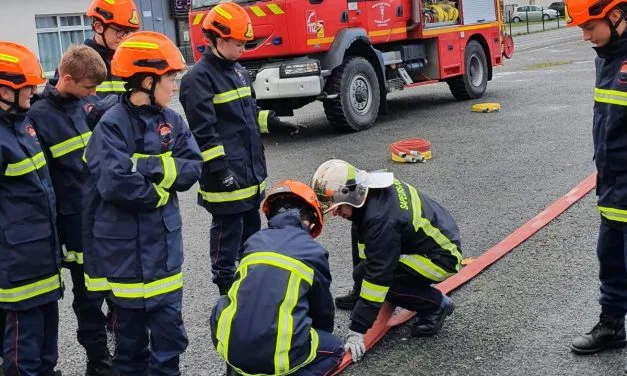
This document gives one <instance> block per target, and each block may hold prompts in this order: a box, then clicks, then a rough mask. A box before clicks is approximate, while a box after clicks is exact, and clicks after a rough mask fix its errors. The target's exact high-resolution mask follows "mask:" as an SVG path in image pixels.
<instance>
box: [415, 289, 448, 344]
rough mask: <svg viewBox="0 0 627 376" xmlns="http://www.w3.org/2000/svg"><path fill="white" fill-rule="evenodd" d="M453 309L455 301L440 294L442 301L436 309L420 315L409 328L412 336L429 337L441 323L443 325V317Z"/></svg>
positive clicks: (437, 329) (436, 330)
mask: <svg viewBox="0 0 627 376" xmlns="http://www.w3.org/2000/svg"><path fill="white" fill-rule="evenodd" d="M454 310H455V303H453V300H452V299H451V298H449V297H448V296H446V295H443V296H442V303H440V307H439V308H438V309H437V311H435V312H433V313H431V314H428V315H424V316H421V317H420V318H419V319H418V321H416V323H415V324H414V326H412V328H411V335H412V336H413V337H430V336H432V335H434V334H436V333H437V332H438V331H440V329H442V325H444V319H446V317H447V316H449V315H450V314H451V313H453V311H454Z"/></svg>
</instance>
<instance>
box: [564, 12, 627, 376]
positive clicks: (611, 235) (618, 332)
mask: <svg viewBox="0 0 627 376" xmlns="http://www.w3.org/2000/svg"><path fill="white" fill-rule="evenodd" d="M626 19H627V1H625V0H601V1H597V0H567V1H566V21H567V22H568V26H579V27H580V28H581V29H582V31H583V37H584V40H586V41H590V42H592V43H593V44H594V45H595V47H594V49H595V50H596V52H597V54H598V57H597V58H596V86H595V89H594V124H593V132H592V134H593V139H594V160H595V164H596V168H597V172H598V175H597V188H596V193H597V196H598V209H599V211H600V213H601V226H600V231H599V242H598V245H597V255H598V258H599V264H600V271H599V278H600V280H601V296H600V299H599V303H600V304H601V315H600V318H599V322H598V323H597V324H596V325H595V326H594V327H593V328H592V330H590V331H589V332H588V333H586V334H584V335H582V336H579V337H577V338H575V339H574V340H573V342H572V345H571V349H572V351H573V352H575V353H577V354H591V353H596V352H599V351H601V350H604V349H606V348H613V347H625V343H626V341H625V313H626V312H627V31H626V29H627V21H626ZM626 372H627V369H626Z"/></svg>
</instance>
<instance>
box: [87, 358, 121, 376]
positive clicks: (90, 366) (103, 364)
mask: <svg viewBox="0 0 627 376" xmlns="http://www.w3.org/2000/svg"><path fill="white" fill-rule="evenodd" d="M116 375H117V373H116V372H115V371H114V370H113V365H112V363H111V358H106V359H102V360H98V361H93V360H90V361H88V362H87V371H86V372H85V376H116Z"/></svg>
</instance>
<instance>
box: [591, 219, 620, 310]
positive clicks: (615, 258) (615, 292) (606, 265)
mask: <svg viewBox="0 0 627 376" xmlns="http://www.w3.org/2000/svg"><path fill="white" fill-rule="evenodd" d="M597 256H598V258H599V279H600V280H601V296H600V298H599V303H600V304H601V310H602V311H603V312H604V313H607V314H609V315H612V316H618V317H624V316H625V313H627V226H626V225H624V224H620V223H616V222H613V221H609V220H607V219H605V218H601V226H600V229H599V242H598V244H597Z"/></svg>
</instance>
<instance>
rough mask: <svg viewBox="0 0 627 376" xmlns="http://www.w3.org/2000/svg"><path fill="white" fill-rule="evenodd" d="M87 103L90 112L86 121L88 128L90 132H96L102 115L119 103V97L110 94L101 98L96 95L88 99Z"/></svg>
mask: <svg viewBox="0 0 627 376" xmlns="http://www.w3.org/2000/svg"><path fill="white" fill-rule="evenodd" d="M85 102H86V103H87V105H86V109H88V110H89V112H87V119H86V120H87V126H88V127H89V129H90V130H94V128H95V127H96V124H98V122H99V121H100V118H101V117H102V115H104V113H105V112H107V110H108V109H110V108H111V107H113V105H115V104H116V103H118V102H119V97H118V96H117V95H115V94H109V95H107V96H106V97H104V98H99V97H97V96H95V95H94V96H93V97H89V98H88V99H86V100H85Z"/></svg>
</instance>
